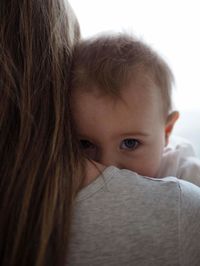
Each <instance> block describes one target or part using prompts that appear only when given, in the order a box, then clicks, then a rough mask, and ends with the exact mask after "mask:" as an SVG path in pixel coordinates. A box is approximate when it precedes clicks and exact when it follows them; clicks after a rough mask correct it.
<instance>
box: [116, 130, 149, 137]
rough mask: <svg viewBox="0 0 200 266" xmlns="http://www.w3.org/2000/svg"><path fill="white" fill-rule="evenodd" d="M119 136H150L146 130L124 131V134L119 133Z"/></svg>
mask: <svg viewBox="0 0 200 266" xmlns="http://www.w3.org/2000/svg"><path fill="white" fill-rule="evenodd" d="M121 136H123V137H130V136H132V137H133V136H134V137H140V136H142V137H149V136H150V134H149V133H146V132H139V131H136V132H131V131H130V132H128V133H127V132H126V133H124V134H121Z"/></svg>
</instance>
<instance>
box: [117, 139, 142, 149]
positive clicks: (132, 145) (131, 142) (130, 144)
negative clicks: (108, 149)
mask: <svg viewBox="0 0 200 266" xmlns="http://www.w3.org/2000/svg"><path fill="white" fill-rule="evenodd" d="M139 144H140V142H139V141H138V140H136V139H124V140H123V141H122V142H121V144H120V149H123V150H135V149H136V148H137V147H138V145H139Z"/></svg>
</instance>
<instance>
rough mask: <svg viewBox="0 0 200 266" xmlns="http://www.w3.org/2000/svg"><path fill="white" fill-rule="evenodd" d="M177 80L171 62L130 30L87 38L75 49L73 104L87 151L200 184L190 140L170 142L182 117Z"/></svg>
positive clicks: (198, 166)
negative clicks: (175, 100) (175, 101)
mask: <svg viewBox="0 0 200 266" xmlns="http://www.w3.org/2000/svg"><path fill="white" fill-rule="evenodd" d="M172 84H173V74H172V72H171V70H170V68H169V66H168V65H167V64H166V62H165V61H164V60H163V59H162V58H161V57H160V56H159V55H158V54H157V53H156V52H155V51H153V50H152V49H151V48H150V47H149V46H147V45H146V44H145V43H143V42H141V41H139V40H137V39H136V38H134V37H132V36H130V35H128V34H117V35H109V36H107V35H102V36H98V37H96V38H90V39H88V40H83V41H81V42H80V43H79V44H78V45H77V47H76V48H75V51H74V60H73V67H72V80H71V94H72V95H71V96H72V97H71V99H72V100H71V107H72V113H73V116H74V121H75V126H76V130H77V133H78V136H79V141H80V144H81V148H82V149H83V151H84V153H85V154H86V155H87V157H88V158H90V159H92V160H94V161H97V162H100V163H102V164H104V165H114V166H116V167H118V168H125V169H129V170H132V171H135V172H137V173H139V174H140V175H143V176H149V177H159V178H161V177H165V176H176V177H178V178H181V179H185V180H187V181H190V182H193V183H195V184H197V185H200V161H199V160H198V159H197V158H195V157H194V156H193V154H192V151H191V152H190V151H189V149H190V146H189V145H188V144H187V143H180V144H178V145H175V146H174V147H171V146H170V145H168V143H169V137H170V134H171V132H172V129H173V127H174V125H175V123H176V121H177V119H178V117H179V113H178V112H177V111H175V110H173V108H172V99H171V93H172ZM191 155H192V156H191Z"/></svg>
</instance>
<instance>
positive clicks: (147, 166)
mask: <svg viewBox="0 0 200 266" xmlns="http://www.w3.org/2000/svg"><path fill="white" fill-rule="evenodd" d="M124 168H125V169H128V170H131V171H133V172H136V173H137V174H139V175H142V176H148V177H156V173H157V171H158V169H159V162H158V160H157V159H156V158H155V159H154V158H153V159H151V158H148V159H147V158H133V159H132V160H131V161H129V162H127V163H124Z"/></svg>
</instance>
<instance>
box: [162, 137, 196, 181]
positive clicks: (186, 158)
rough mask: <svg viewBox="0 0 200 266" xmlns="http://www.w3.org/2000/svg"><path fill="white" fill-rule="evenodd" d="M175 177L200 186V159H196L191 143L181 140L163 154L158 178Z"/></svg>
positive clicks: (168, 147) (171, 145)
mask: <svg viewBox="0 0 200 266" xmlns="http://www.w3.org/2000/svg"><path fill="white" fill-rule="evenodd" d="M166 176H175V177H177V178H179V179H183V180H186V181H188V182H191V183H193V184H195V185H197V186H200V159H198V158H197V157H195V152H194V149H193V147H192V145H191V143H190V142H188V141H187V140H186V141H184V140H182V139H181V141H180V139H179V141H178V142H174V143H173V144H171V143H170V145H169V146H167V147H166V148H165V150H164V152H163V157H162V161H161V165H160V169H159V171H158V174H157V177H159V178H162V177H166Z"/></svg>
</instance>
